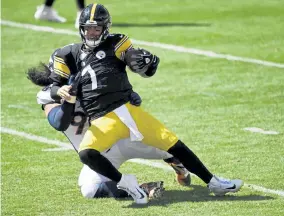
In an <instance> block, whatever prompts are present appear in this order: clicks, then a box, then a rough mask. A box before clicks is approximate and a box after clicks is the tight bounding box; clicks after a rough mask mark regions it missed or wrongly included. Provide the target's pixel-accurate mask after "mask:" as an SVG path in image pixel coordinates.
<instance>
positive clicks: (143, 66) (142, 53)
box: [124, 48, 159, 76]
mask: <svg viewBox="0 0 284 216" xmlns="http://www.w3.org/2000/svg"><path fill="white" fill-rule="evenodd" d="M124 59H125V62H126V64H127V65H128V66H129V68H130V69H131V70H132V71H133V72H135V73H139V74H140V75H141V76H144V75H145V74H146V72H147V71H148V70H149V68H152V67H153V68H155V69H157V67H158V64H159V58H158V57H157V56H155V55H153V54H151V53H150V52H149V51H147V50H145V49H140V48H138V49H130V50H128V51H127V52H126V54H125V57H124ZM150 71H152V69H151V70H150ZM153 74H154V73H153ZM146 76H147V75H146Z"/></svg>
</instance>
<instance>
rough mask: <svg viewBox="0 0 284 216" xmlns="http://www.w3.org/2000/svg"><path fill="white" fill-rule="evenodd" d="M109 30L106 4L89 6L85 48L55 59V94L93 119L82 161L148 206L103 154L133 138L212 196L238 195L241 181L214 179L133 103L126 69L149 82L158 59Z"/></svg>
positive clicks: (82, 27)
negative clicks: (168, 158)
mask: <svg viewBox="0 0 284 216" xmlns="http://www.w3.org/2000/svg"><path fill="white" fill-rule="evenodd" d="M110 26H111V17H110V14H109V12H108V10H107V9H106V8H105V7H104V6H103V5H101V4H90V5H88V6H87V7H86V8H85V9H84V10H83V11H82V13H81V16H80V20H79V33H80V35H81V38H82V43H80V44H70V45H67V46H65V47H63V48H61V49H59V50H58V51H57V53H56V54H55V56H54V71H53V73H52V74H51V76H50V79H52V80H53V87H52V89H51V92H52V93H51V94H54V95H59V96H60V97H61V98H63V99H65V100H66V101H67V102H70V103H74V101H75V100H76V97H77V98H78V99H79V100H80V103H81V105H82V107H83V109H84V110H85V111H86V113H87V114H88V116H89V118H90V119H91V121H90V124H91V126H90V127H89V129H88V130H87V131H86V133H85V135H84V138H83V140H82V142H81V143H80V148H79V156H80V159H81V161H82V162H83V163H84V164H86V165H88V166H89V167H90V168H91V169H93V170H94V171H96V172H98V173H100V174H102V175H104V176H106V177H108V178H109V179H111V180H113V181H115V182H117V183H118V184H117V186H118V188H120V189H122V190H125V191H127V192H128V193H129V194H130V195H131V196H132V197H133V199H134V200H135V202H136V203H138V204H145V203H147V202H148V199H147V196H146V194H145V193H144V191H143V190H142V189H141V188H140V187H139V185H138V183H137V180H136V178H135V176H132V175H122V174H121V173H120V172H119V171H118V170H117V169H116V168H115V167H114V166H113V165H112V164H111V163H110V162H109V161H108V160H107V159H106V158H105V157H104V156H102V155H101V154H100V152H102V151H104V150H106V149H108V148H110V147H111V146H112V145H113V144H114V143H116V142H117V140H119V139H124V138H130V139H131V140H132V141H142V142H143V143H144V144H145V145H149V146H153V147H156V148H158V149H161V150H164V151H167V152H168V153H170V154H172V155H173V156H174V157H176V158H177V159H179V160H180V162H181V163H182V164H183V165H184V166H185V168H186V169H187V170H189V171H190V172H192V173H194V174H196V175H197V176H198V177H200V178H201V179H202V180H203V181H204V182H205V183H206V184H208V187H209V189H210V190H211V191H212V192H213V193H214V194H216V195H225V194H226V193H228V192H237V191H238V190H239V189H240V188H241V187H242V185H243V181H241V180H226V181H223V180H221V179H219V178H218V177H216V176H213V174H212V173H211V172H209V171H208V169H207V168H206V167H205V166H204V165H203V163H202V162H201V161H200V160H199V159H198V157H197V156H196V155H195V154H194V153H193V152H192V151H191V150H190V149H189V148H188V147H187V146H186V145H185V144H184V143H183V142H182V141H181V140H179V139H178V137H177V136H176V135H175V134H174V133H173V132H171V131H170V130H168V129H167V128H166V127H165V126H164V125H163V124H162V123H161V122H159V121H158V120H157V119H156V118H154V117H153V116H152V115H150V114H149V113H147V112H145V111H144V110H143V109H142V108H141V107H136V106H133V105H131V104H130V103H129V95H130V94H131V93H132V86H131V84H130V83H129V80H128V77H127V73H126V66H129V68H130V69H131V70H132V71H133V72H135V73H138V74H139V75H141V76H142V77H151V76H153V75H154V74H155V72H156V70H157V67H158V65H159V58H158V57H157V56H155V55H153V54H151V53H150V52H148V51H146V50H143V49H134V48H133V47H132V43H131V41H130V39H129V38H128V37H127V36H126V35H123V34H109V28H110ZM70 75H74V76H76V77H77V78H78V77H80V78H78V79H76V80H77V83H73V84H71V85H67V80H68V78H69V76H70Z"/></svg>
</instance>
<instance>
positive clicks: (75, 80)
mask: <svg viewBox="0 0 284 216" xmlns="http://www.w3.org/2000/svg"><path fill="white" fill-rule="evenodd" d="M81 77H82V76H81V73H80V72H79V73H77V74H76V75H71V76H70V78H69V80H68V85H70V86H71V90H70V91H69V94H70V95H71V96H76V95H77V91H78V86H79V84H80V81H81Z"/></svg>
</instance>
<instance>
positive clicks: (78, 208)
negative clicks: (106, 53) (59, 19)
mask: <svg viewBox="0 0 284 216" xmlns="http://www.w3.org/2000/svg"><path fill="white" fill-rule="evenodd" d="M40 2H41V1H31V0H27V1H17V0H9V1H2V17H1V19H2V20H8V21H13V22H17V23H29V24H34V25H40V26H50V27H54V28H56V29H59V28H63V29H69V30H72V31H75V28H74V19H75V15H76V7H75V1H74V2H73V1H71V2H70V1H67V0H60V1H57V2H56V3H55V8H56V9H57V10H58V12H59V14H60V15H62V16H64V17H66V18H67V19H68V22H67V23H65V24H58V23H50V22H43V21H35V20H34V18H33V14H34V12H35V8H36V5H37V4H40ZM87 2H88V3H91V1H87ZM99 3H102V4H105V5H106V7H107V8H108V9H109V11H110V13H111V14H112V20H113V27H112V32H121V33H125V34H127V35H128V36H130V38H133V39H135V40H141V41H147V42H159V43H164V44H172V45H178V46H183V47H186V48H196V49H201V50H209V51H213V52H216V53H220V54H230V55H234V56H241V57H243V58H253V59H258V60H263V61H270V62H274V63H279V64H281V65H282V66H284V31H283V20H284V13H283V8H284V2H283V1H280V0H270V1H265V2H261V3H260V2H259V1H256V0H250V1H245V0H240V1H235V2H234V3H229V2H228V1H225V0H219V1H215V2H213V1H209V0H204V1H197V2H196V1H189V0H184V1H181V0H177V1H169V0H165V1H150V0H145V1H131V0H126V1H114V0H110V1H106V0H102V1H99ZM1 27H2V28H1V30H2V32H1V33H2V35H1V39H2V59H1V60H2V64H1V78H2V80H1V89H2V95H1V97H2V100H1V103H2V104H1V109H2V110H1V111H2V112H1V127H3V128H8V129H13V130H16V131H18V132H25V133H29V134H33V135H37V136H42V137H46V138H48V139H53V140H59V141H63V142H67V140H66V139H65V138H64V137H63V135H61V133H59V132H55V131H54V130H53V129H52V128H51V127H50V126H49V124H48V122H47V120H46V119H45V117H44V114H43V113H42V111H41V109H40V107H39V106H38V105H37V104H36V97H35V95H36V93H37V92H38V91H39V88H38V87H36V86H34V85H31V83H30V82H29V81H28V80H27V79H26V76H25V72H26V71H27V69H28V68H29V67H31V66H34V65H37V64H38V63H39V62H40V61H43V62H47V61H48V59H49V56H50V54H51V53H52V52H53V50H54V49H56V48H58V47H60V46H64V45H66V44H70V43H72V42H77V41H79V37H77V36H72V35H62V34H55V33H50V32H40V31H33V30H31V29H24V28H18V27H11V26H7V25H2V26H1ZM144 47H145V48H146V49H149V50H151V51H152V52H153V53H155V54H157V55H158V56H159V57H160V59H161V66H160V68H159V71H158V72H157V74H156V75H155V76H154V77H153V78H151V79H143V78H141V77H139V76H137V75H135V74H130V75H129V77H130V80H131V82H132V84H133V86H134V89H135V90H136V91H137V92H138V93H139V94H140V95H141V96H142V98H143V107H144V108H145V109H146V110H148V111H149V112H151V113H152V114H153V115H155V116H156V117H157V118H158V119H159V120H161V121H162V122H164V123H165V124H166V125H167V127H168V128H170V129H171V130H173V131H175V132H176V133H177V135H178V136H179V137H180V138H181V139H182V140H183V141H184V142H185V143H186V144H187V145H188V146H189V147H190V148H191V149H192V150H193V151H194V152H195V153H196V154H197V155H198V156H199V157H200V158H201V160H202V161H204V163H205V164H206V165H207V166H208V168H209V169H210V170H211V171H212V172H213V173H216V174H218V175H220V176H223V177H226V178H241V179H243V180H244V181H245V183H246V185H249V184H252V185H257V186H261V187H262V188H266V189H270V190H272V192H271V191H270V192H269V191H263V190H262V191H260V190H256V189H255V188H250V187H248V186H245V187H244V188H243V189H242V190H241V191H240V192H239V193H237V194H234V195H229V196H225V197H221V198H220V197H214V196H213V195H212V194H209V192H208V190H207V188H206V185H205V184H204V183H202V182H201V181H200V180H198V179H197V178H195V177H193V180H192V183H193V185H192V187H189V188H184V187H181V186H179V185H178V184H177V183H176V182H175V181H174V173H173V172H168V171H165V170H163V169H159V168H153V167H149V166H145V165H141V164H136V163H126V164H124V165H123V166H122V168H121V171H122V172H123V173H133V174H135V175H136V176H137V178H138V179H139V182H145V181H153V180H163V181H164V182H165V186H166V192H165V196H164V197H163V198H162V199H161V200H160V201H152V202H150V203H149V204H148V205H147V206H137V205H135V204H133V202H132V200H120V201H118V200H114V199H97V200H94V199H93V200H86V199H84V198H83V197H82V196H81V194H80V192H79V190H78V188H77V178H78V175H79V172H80V170H81V166H82V165H81V163H80V161H79V158H78V156H77V155H76V153H75V151H44V150H46V149H48V148H57V147H58V146H56V145H52V146H50V145H47V144H44V143H40V142H36V141H31V140H29V139H27V138H25V137H24V136H17V135H11V134H8V133H3V132H2V133H1V170H2V181H1V213H2V215H17V216H18V215H19V216H25V215H42V216H43V215H44V216H45V215H50V216H63V215H64V216H70V215H110V216H113V215H129V216H130V215H147V216H148V215H153V216H156V215H163V216H172V215H218V216H219V215H245V216H247V215H265V216H266V215H284V208H283V206H284V200H283V199H284V198H283V194H284V181H283V179H284V135H283V133H284V130H283V128H284V102H283V97H284V92H283V88H284V75H283V72H284V68H283V67H282V68H280V67H277V66H265V65H262V64H255V63H247V62H242V61H229V60H226V59H223V58H210V57H208V56H200V55H194V54H190V53H182V52H178V51H175V50H173V49H172V50H169V49H163V48H158V47H153V46H144ZM247 127H258V128H262V129H264V130H267V131H277V132H279V134H277V135H268V134H261V133H252V132H249V131H245V130H244V128H247ZM161 163H162V162H161ZM277 192H279V193H280V195H277V194H275V193H277ZM281 194H282V195H281Z"/></svg>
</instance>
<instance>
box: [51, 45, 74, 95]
mask: <svg viewBox="0 0 284 216" xmlns="http://www.w3.org/2000/svg"><path fill="white" fill-rule="evenodd" d="M71 62H72V55H71V46H70V45H69V46H65V47H63V48H62V49H57V50H56V52H54V53H53V55H52V57H51V58H50V64H51V65H52V66H51V68H52V70H51V71H52V72H51V74H50V76H49V78H50V79H51V80H52V82H53V86H52V88H51V92H50V94H51V97H52V98H53V99H58V98H59V97H60V98H63V99H66V100H69V99H70V98H71V96H70V94H69V91H70V86H68V85H67V82H68V79H69V77H70V75H71V74H75V73H77V71H76V68H75V67H74V65H73V66H72V64H71Z"/></svg>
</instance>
